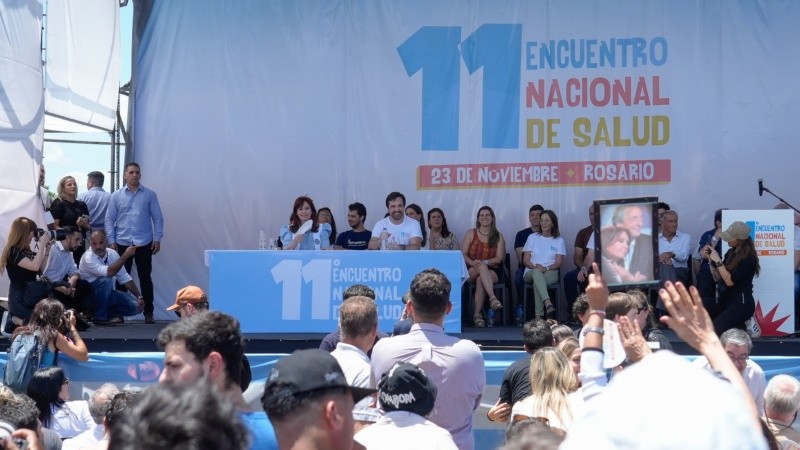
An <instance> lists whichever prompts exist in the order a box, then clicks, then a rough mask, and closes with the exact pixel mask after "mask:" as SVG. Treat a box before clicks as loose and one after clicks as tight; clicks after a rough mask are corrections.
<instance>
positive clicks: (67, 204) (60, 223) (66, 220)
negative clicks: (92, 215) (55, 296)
mask: <svg viewBox="0 0 800 450" xmlns="http://www.w3.org/2000/svg"><path fill="white" fill-rule="evenodd" d="M56 192H58V198H56V199H55V200H53V203H52V204H51V205H50V214H52V215H53V226H55V227H56V228H64V227H66V226H68V225H71V226H74V227H75V228H77V229H79V230H80V231H81V236H83V238H84V239H86V233H87V232H88V231H91V229H92V226H91V223H90V222H89V207H88V206H86V203H84V202H83V201H81V200H78V183H77V182H76V181H75V178H72V177H71V176H69V175H68V176H66V177H64V178H62V179H61V181H59V182H58V188H57V189H56ZM84 250H85V247H84V246H80V247H78V248H76V249H75V250H73V251H72V256H73V258H74V259H75V264H80V262H81V256H83V252H84Z"/></svg>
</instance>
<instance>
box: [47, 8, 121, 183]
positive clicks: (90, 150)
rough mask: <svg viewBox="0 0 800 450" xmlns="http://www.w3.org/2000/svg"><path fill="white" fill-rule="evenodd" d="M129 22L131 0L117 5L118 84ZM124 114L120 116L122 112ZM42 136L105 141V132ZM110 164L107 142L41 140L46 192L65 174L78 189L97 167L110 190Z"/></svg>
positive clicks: (109, 146)
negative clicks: (69, 176) (76, 183)
mask: <svg viewBox="0 0 800 450" xmlns="http://www.w3.org/2000/svg"><path fill="white" fill-rule="evenodd" d="M132 24H133V2H128V5H127V6H125V7H122V8H120V47H121V49H120V51H121V55H120V61H121V64H122V66H121V68H120V83H119V84H120V85H123V84H125V83H127V82H128V80H130V78H131V36H132V33H131V28H132ZM123 117H124V116H123ZM45 138H57V139H74V140H83V141H105V142H107V141H109V139H110V137H109V135H108V133H95V134H88V133H87V134H83V133H75V134H67V133H47V134H46V135H45ZM124 151H125V147H124V146H123V147H121V149H120V159H124V155H125V153H124ZM110 165H111V145H110V144H105V145H93V144H67V143H61V142H45V143H44V166H45V169H46V171H47V173H46V175H45V185H46V186H48V187H49V189H50V192H55V191H56V186H57V185H58V181H59V180H60V179H61V178H62V177H65V176H67V175H71V176H73V177H74V178H75V180H77V182H78V192H79V193H80V192H83V191H85V190H86V174H88V173H89V172H91V171H93V170H99V171H101V172H103V173H104V174H105V175H106V183H105V188H106V190H110V189H109V187H110V185H111V183H110V182H109V180H110V176H109V171H110Z"/></svg>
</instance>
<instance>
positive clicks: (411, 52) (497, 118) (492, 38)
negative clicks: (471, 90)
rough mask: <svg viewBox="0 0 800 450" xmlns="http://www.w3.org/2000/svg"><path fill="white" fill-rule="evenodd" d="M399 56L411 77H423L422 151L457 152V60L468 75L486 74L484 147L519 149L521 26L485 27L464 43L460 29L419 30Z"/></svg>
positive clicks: (484, 86)
mask: <svg viewBox="0 0 800 450" xmlns="http://www.w3.org/2000/svg"><path fill="white" fill-rule="evenodd" d="M459 48H460V50H459ZM397 52H398V53H399V55H400V59H401V60H402V62H403V66H404V67H405V69H406V73H407V74H408V76H409V77H410V76H412V75H414V74H415V73H417V72H419V71H420V70H421V71H422V150H444V151H455V150H458V126H459V124H458V121H459V100H460V97H459V93H460V91H459V89H460V85H461V62H460V61H459V56H461V59H463V60H464V64H465V65H466V67H467V69H468V71H469V73H470V74H473V73H475V71H477V70H478V69H480V68H483V93H482V95H483V111H482V117H481V128H482V132H483V139H482V147H483V148H518V147H519V95H520V94H519V91H520V85H519V84H520V64H521V63H520V60H521V52H522V25H519V24H485V25H482V26H480V27H479V28H478V29H477V30H475V31H474V32H473V33H472V34H470V35H469V37H467V39H465V40H464V41H463V42H462V41H461V27H435V26H426V27H421V28H420V29H419V30H418V31H417V32H416V33H414V34H413V35H411V37H409V38H408V39H406V40H405V42H403V43H402V44H401V45H400V46H399V47H397Z"/></svg>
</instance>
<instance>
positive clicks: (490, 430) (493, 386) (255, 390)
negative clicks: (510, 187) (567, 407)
mask: <svg viewBox="0 0 800 450" xmlns="http://www.w3.org/2000/svg"><path fill="white" fill-rule="evenodd" d="M283 356H285V354H248V355H247V357H248V359H249V360H250V366H251V369H252V372H253V381H252V383H251V384H250V388H249V389H248V390H247V392H246V393H245V398H246V399H247V400H248V402H249V403H250V404H251V405H252V406H254V407H260V404H261V401H260V399H261V395H262V394H263V392H264V387H263V386H264V381H265V379H266V376H267V374H268V373H269V369H270V368H271V367H272V365H273V364H275V362H276V361H277V360H279V359H280V358H282V357H283ZM523 356H525V353H524V352H522V351H492V352H483V358H484V361H485V366H486V391H485V392H484V396H483V401H482V402H481V406H480V408H478V409H477V410H476V411H475V414H474V415H473V426H474V429H475V443H476V449H494V448H497V446H498V445H500V443H502V441H503V435H504V433H505V425H506V424H503V423H493V422H490V421H489V420H488V419H487V418H486V412H487V411H488V410H489V408H490V407H491V406H492V405H494V403H495V402H496V401H497V397H498V393H499V390H500V384H501V382H502V380H503V374H504V373H505V370H506V368H507V367H508V366H509V365H510V364H511V363H513V362H514V361H516V360H518V359H520V358H522V357H523ZM6 357H7V355H6V354H5V353H2V354H0V367H2V366H4V365H5V362H6ZM694 358H695V357H694V356H687V357H686V359H687V360H692V359H694ZM163 359H164V354H163V353H159V352H149V353H91V354H90V355H89V361H88V362H85V363H84V362H77V361H75V360H73V359H71V358H69V357H66V356H64V355H63V354H62V355H59V366H60V367H62V368H63V369H64V371H65V372H66V374H67V377H69V380H70V396H71V398H72V399H76V398H84V399H88V398H89V397H90V396H91V394H92V392H94V390H95V389H97V388H98V387H99V386H100V385H101V384H103V383H115V384H116V385H117V386H119V387H127V388H144V387H147V386H149V385H151V384H154V383H156V382H158V377H159V375H160V374H161V370H162V368H163ZM752 359H753V360H754V361H755V362H756V363H758V365H760V366H761V368H762V369H764V372H765V373H766V375H767V379H768V380H769V379H770V378H772V377H773V376H775V375H778V374H788V375H792V376H794V377H797V378H800V357H794V356H792V357H779V356H755V357H753V358H752Z"/></svg>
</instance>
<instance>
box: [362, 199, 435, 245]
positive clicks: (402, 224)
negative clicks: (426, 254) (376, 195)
mask: <svg viewBox="0 0 800 450" xmlns="http://www.w3.org/2000/svg"><path fill="white" fill-rule="evenodd" d="M386 209H387V210H388V212H389V215H388V216H386V217H384V218H383V219H381V220H379V221H378V223H376V224H375V227H373V228H372V237H371V238H370V240H369V249H370V250H382V249H385V250H419V249H420V248H421V247H422V229H421V228H420V226H419V222H417V221H416V220H414V219H412V218H410V217H407V216H406V197H405V196H404V195H403V194H401V193H399V192H392V193H390V194H389V195H388V196H386Z"/></svg>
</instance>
